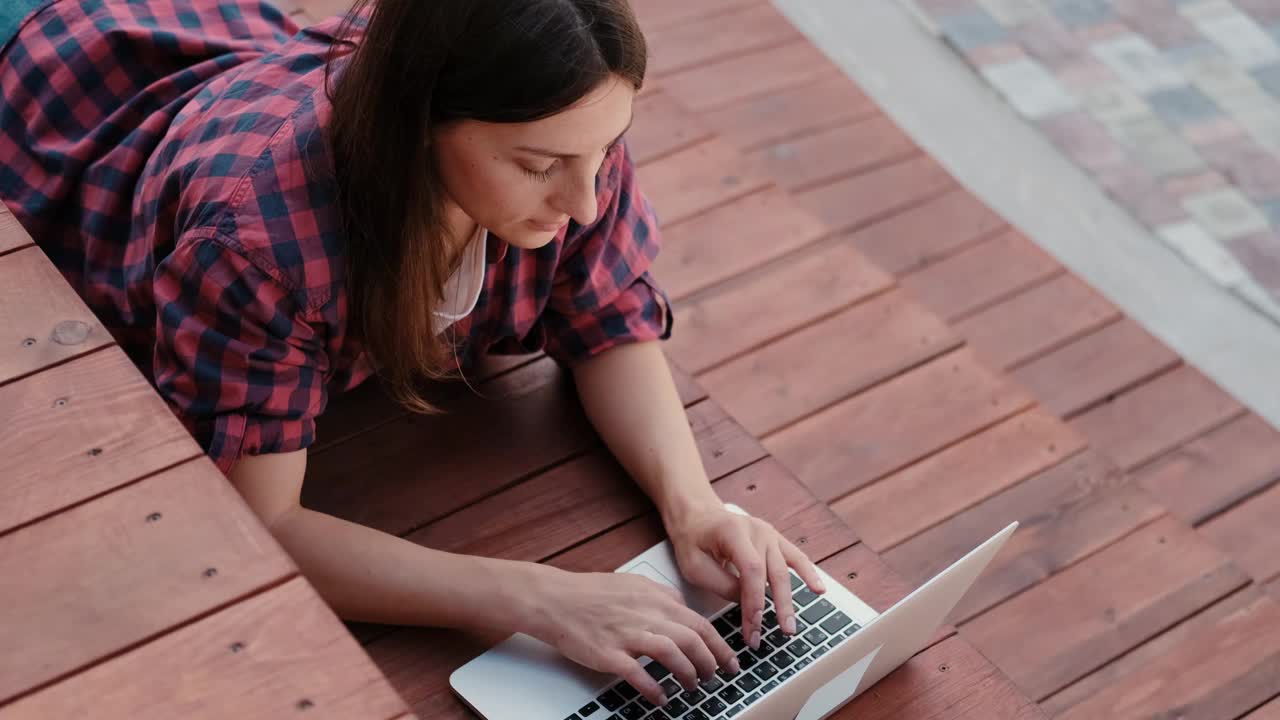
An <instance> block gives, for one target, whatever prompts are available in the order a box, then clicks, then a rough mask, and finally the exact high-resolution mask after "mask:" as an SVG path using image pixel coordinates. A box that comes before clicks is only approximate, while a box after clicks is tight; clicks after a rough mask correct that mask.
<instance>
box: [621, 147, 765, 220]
mask: <svg viewBox="0 0 1280 720" xmlns="http://www.w3.org/2000/svg"><path fill="white" fill-rule="evenodd" d="M638 172H639V174H640V182H641V186H642V187H643V188H644V192H645V194H646V195H647V196H648V197H649V199H650V200H651V201H652V203H653V205H654V207H655V208H657V211H658V217H659V219H660V220H661V221H662V223H663V224H664V225H671V224H675V223H678V222H680V221H681V220H684V219H686V218H690V217H693V216H694V215H697V214H698V213H701V212H706V211H707V210H710V209H711V208H713V207H715V206H717V205H720V204H722V203H727V202H731V201H733V200H734V199H736V198H740V197H744V196H746V195H750V194H751V193H753V192H756V191H757V190H761V189H763V188H764V187H765V186H767V185H768V184H769V182H768V181H767V180H766V179H764V178H763V177H760V176H759V175H757V174H755V173H754V172H753V171H752V169H751V167H750V165H749V164H748V163H747V161H746V160H745V159H744V158H743V157H742V156H741V155H739V154H738V152H737V151H736V150H734V149H733V148H732V147H730V146H729V144H728V143H726V142H724V141H723V140H720V139H717V138H712V139H710V140H706V141H704V142H700V143H698V144H697V145H694V146H692V147H688V148H685V149H683V150H679V151H676V152H674V153H672V154H670V155H667V156H665V157H663V158H661V159H659V160H656V161H654V162H652V163H649V164H648V165H645V166H644V167H642V168H640V170H639V171H638Z"/></svg>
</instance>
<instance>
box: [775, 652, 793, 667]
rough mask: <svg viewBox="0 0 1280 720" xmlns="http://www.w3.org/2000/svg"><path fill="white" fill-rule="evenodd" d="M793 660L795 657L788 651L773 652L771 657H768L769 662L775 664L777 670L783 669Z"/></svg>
mask: <svg viewBox="0 0 1280 720" xmlns="http://www.w3.org/2000/svg"><path fill="white" fill-rule="evenodd" d="M795 661H796V659H795V658H794V657H792V655H791V653H789V652H780V653H774V654H773V657H771V658H769V662H771V663H773V664H774V665H777V666H778V669H779V670H785V669H786V668H787V666H789V665H791V663H793V662H795Z"/></svg>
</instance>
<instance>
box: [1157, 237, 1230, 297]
mask: <svg viewBox="0 0 1280 720" xmlns="http://www.w3.org/2000/svg"><path fill="white" fill-rule="evenodd" d="M1156 232H1157V234H1158V235H1159V236H1160V238H1161V239H1162V240H1164V241H1165V243H1167V244H1168V245H1169V246H1170V247H1172V248H1173V249H1174V250H1175V251H1177V253H1178V254H1179V255H1181V256H1182V257H1183V259H1185V260H1186V261H1187V262H1188V263H1190V264H1191V265H1192V267H1195V268H1198V269H1200V270H1201V271H1202V272H1204V273H1206V274H1207V275H1208V276H1209V277H1210V278H1212V279H1213V280H1214V282H1216V283H1218V284H1219V285H1221V286H1223V287H1228V288H1230V287H1235V286H1237V285H1240V284H1241V283H1243V282H1244V281H1245V280H1247V279H1248V278H1249V274H1248V272H1247V271H1246V270H1245V269H1244V266H1242V265H1241V264H1240V262H1239V261H1238V260H1236V258H1235V256H1234V255H1232V254H1231V253H1230V252H1229V251H1228V250H1227V249H1226V247H1224V246H1223V244H1222V243H1221V242H1220V241H1219V240H1217V239H1216V238H1214V237H1213V236H1212V235H1210V234H1209V233H1208V232H1206V231H1205V229H1204V228H1203V227H1201V226H1200V225H1199V224H1198V223H1196V222H1182V223H1176V224H1173V225H1164V226H1162V227H1160V228H1158V229H1157V231H1156Z"/></svg>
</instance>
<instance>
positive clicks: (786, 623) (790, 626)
mask: <svg viewBox="0 0 1280 720" xmlns="http://www.w3.org/2000/svg"><path fill="white" fill-rule="evenodd" d="M782 630H783V632H785V633H786V634H788V635H795V634H796V619H795V618H794V617H792V616H791V615H788V616H787V619H786V620H783V621H782Z"/></svg>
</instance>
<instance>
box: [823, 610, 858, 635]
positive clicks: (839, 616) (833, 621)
mask: <svg viewBox="0 0 1280 720" xmlns="http://www.w3.org/2000/svg"><path fill="white" fill-rule="evenodd" d="M851 622H853V621H852V620H850V619H849V616H848V615H845V614H844V613H842V612H840V611H839V610H837V611H835V612H833V613H831V617H829V618H827V619H826V620H823V621H822V629H823V630H826V631H827V632H829V633H835V632H839V631H840V629H841V628H843V627H844V626H845V625H848V624H849V623H851Z"/></svg>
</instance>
